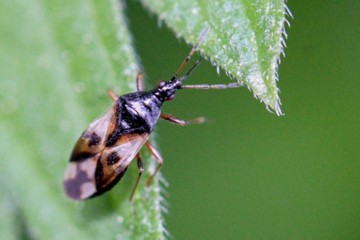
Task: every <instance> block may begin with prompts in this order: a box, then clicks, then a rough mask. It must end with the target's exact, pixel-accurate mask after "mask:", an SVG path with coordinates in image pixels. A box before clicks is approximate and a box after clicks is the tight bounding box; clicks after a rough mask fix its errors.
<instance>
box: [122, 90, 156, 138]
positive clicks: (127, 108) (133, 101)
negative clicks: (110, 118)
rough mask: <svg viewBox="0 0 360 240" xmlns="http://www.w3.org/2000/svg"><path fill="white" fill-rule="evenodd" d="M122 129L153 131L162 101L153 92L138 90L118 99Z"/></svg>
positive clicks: (142, 131)
mask: <svg viewBox="0 0 360 240" xmlns="http://www.w3.org/2000/svg"><path fill="white" fill-rule="evenodd" d="M118 103H119V105H121V111H120V115H121V116H119V120H120V124H121V129H122V130H123V131H125V132H128V133H132V132H136V133H144V132H146V133H151V132H152V131H153V130H154V127H155V125H156V123H157V121H158V119H159V116H160V112H161V105H162V103H161V102H160V101H159V100H158V99H157V98H156V97H155V96H154V95H153V94H152V93H151V92H136V93H130V94H127V95H124V96H122V97H120V98H119V100H118Z"/></svg>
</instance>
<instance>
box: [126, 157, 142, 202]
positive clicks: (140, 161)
mask: <svg viewBox="0 0 360 240" xmlns="http://www.w3.org/2000/svg"><path fill="white" fill-rule="evenodd" d="M136 160H137V165H138V169H139V176H138V178H137V179H136V182H135V185H134V187H133V189H132V191H131V194H130V198H129V201H130V202H131V201H132V199H133V197H134V194H135V190H136V188H137V186H138V185H139V182H140V178H141V175H142V174H143V172H144V167H143V163H142V160H141V156H140V154H139V153H138V154H136Z"/></svg>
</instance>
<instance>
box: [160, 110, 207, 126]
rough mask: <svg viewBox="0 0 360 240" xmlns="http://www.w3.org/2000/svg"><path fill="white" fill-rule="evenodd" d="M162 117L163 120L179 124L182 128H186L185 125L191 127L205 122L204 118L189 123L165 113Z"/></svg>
mask: <svg viewBox="0 0 360 240" xmlns="http://www.w3.org/2000/svg"><path fill="white" fill-rule="evenodd" d="M160 117H161V118H162V119H165V120H167V121H169V122H172V123H175V124H178V125H180V126H185V125H190V124H200V123H203V122H205V118H204V117H198V118H195V119H192V120H189V121H185V120H182V119H179V118H176V117H174V116H172V115H170V114H165V113H161V114H160Z"/></svg>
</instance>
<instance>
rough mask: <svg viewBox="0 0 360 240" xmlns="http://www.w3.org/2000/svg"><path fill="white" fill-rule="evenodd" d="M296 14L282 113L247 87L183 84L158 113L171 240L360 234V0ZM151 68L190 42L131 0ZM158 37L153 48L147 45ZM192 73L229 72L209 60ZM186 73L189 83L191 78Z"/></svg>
mask: <svg viewBox="0 0 360 240" xmlns="http://www.w3.org/2000/svg"><path fill="white" fill-rule="evenodd" d="M288 6H289V8H290V10H291V12H292V14H293V16H294V19H289V21H290V22H291V27H290V28H287V29H286V30H287V33H288V34H289V39H288V40H287V41H286V43H287V48H286V49H285V53H286V57H285V58H282V63H281V65H280V81H279V87H280V90H281V94H280V97H281V100H282V109H283V111H284V112H285V116H282V117H277V116H276V115H274V114H271V113H269V112H267V111H266V110H265V107H264V106H263V105H262V104H260V103H259V102H257V101H255V99H254V98H253V96H252V93H250V92H248V91H247V89H245V88H244V89H241V90H240V91H239V90H226V91H195V90H188V91H181V92H179V94H178V95H177V96H176V99H175V101H174V102H171V103H167V104H166V106H165V108H164V112H167V113H171V114H174V115H176V116H178V117H181V118H184V119H191V118H194V117H198V116H206V117H207V118H209V119H210V120H211V121H210V122H209V123H207V124H203V125H200V126H199V125H197V126H188V127H178V126H175V125H171V124H168V123H167V122H164V121H161V122H160V123H159V127H158V129H157V134H158V138H157V139H158V142H159V145H160V147H161V151H162V154H163V157H164V158H165V164H164V167H163V168H162V172H163V174H164V175H165V177H166V179H167V180H168V182H169V183H170V186H169V188H168V189H167V191H168V202H169V207H168V208H169V213H168V214H166V223H167V228H168V230H169V231H170V233H171V234H172V235H173V236H175V238H176V239H360V153H359V151H360V150H359V146H360V127H359V118H360V87H359V81H360V79H359V76H360V67H359V63H360V61H359V56H360V41H359V39H360V31H359V30H358V26H359V24H360V17H359V16H360V15H359V13H360V2H359V1H350V0H348V1H310V0H306V1H304V0H303V1H288ZM128 14H129V22H130V26H131V29H132V31H133V32H134V38H135V44H136V48H137V50H138V52H139V55H140V57H141V61H142V65H143V66H144V69H145V71H146V74H147V78H148V79H149V84H152V85H154V84H156V82H157V80H158V79H162V78H167V77H169V76H171V74H172V73H173V72H174V70H175V69H176V68H177V66H178V64H179V63H180V61H181V60H182V58H183V57H184V56H185V54H186V53H187V51H188V50H189V46H186V45H185V44H184V43H182V42H179V41H178V40H177V39H176V38H174V37H173V35H172V33H171V32H169V31H168V30H167V29H166V27H160V28H159V27H158V26H157V19H156V18H155V17H153V16H151V17H149V14H148V13H147V12H146V11H144V10H143V9H142V8H141V6H140V5H137V4H128ZM149 46H151V47H149ZM190 81H191V83H200V82H202V83H220V82H225V81H229V80H228V79H227V78H226V76H225V74H224V73H223V72H222V73H221V75H220V76H218V75H217V74H216V70H215V68H214V67H211V66H210V64H206V63H205V64H202V65H201V66H200V68H199V69H198V70H197V71H196V73H194V75H193V76H192V77H191V79H190ZM190 81H189V82H190Z"/></svg>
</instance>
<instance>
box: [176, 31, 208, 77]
mask: <svg viewBox="0 0 360 240" xmlns="http://www.w3.org/2000/svg"><path fill="white" fill-rule="evenodd" d="M209 29H210V27H209V26H207V27H205V28H204V30H203V31H202V33H201V35H200V37H199V40H198V41H197V42H196V43H195V45H194V46H193V47H192V49H191V51H190V52H189V54H188V55H187V57H186V58H185V59H184V61H183V62H182V63H181V65H180V67H179V68H178V70H177V71H176V73H175V75H174V76H173V77H172V78H171V80H175V79H176V78H177V77H178V76H179V73H180V72H181V71H182V70H183V69H184V68H185V67H186V65H187V64H188V62H189V61H190V59H191V57H192V56H193V55H194V53H195V52H196V51H197V50H198V47H199V45H200V43H201V42H202V41H203V40H204V39H205V37H206V34H207V33H208V31H209ZM186 75H188V74H186Z"/></svg>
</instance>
